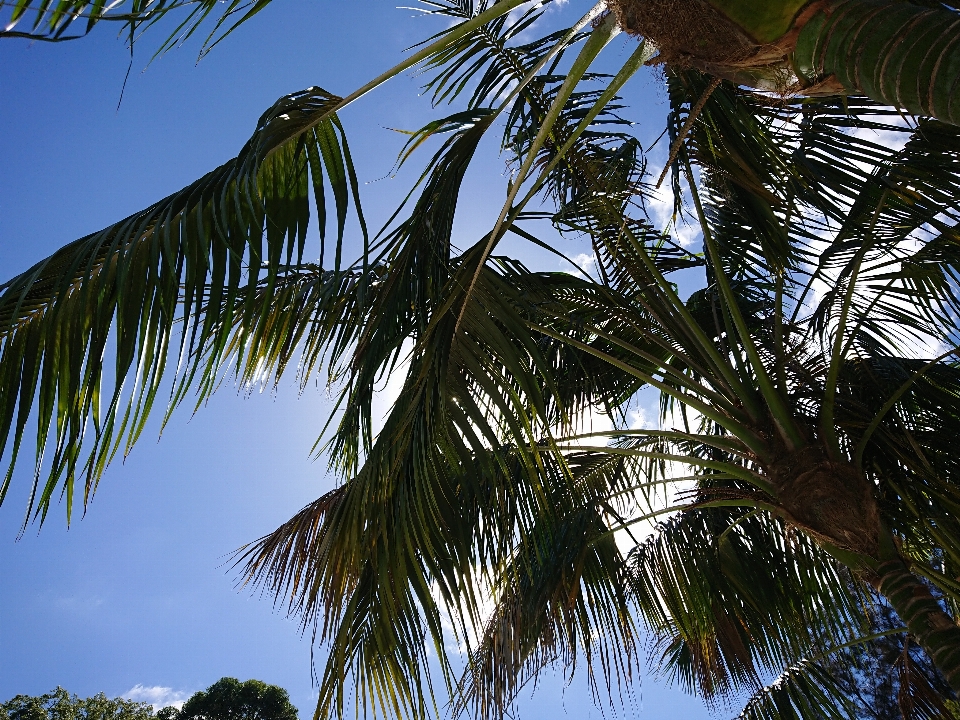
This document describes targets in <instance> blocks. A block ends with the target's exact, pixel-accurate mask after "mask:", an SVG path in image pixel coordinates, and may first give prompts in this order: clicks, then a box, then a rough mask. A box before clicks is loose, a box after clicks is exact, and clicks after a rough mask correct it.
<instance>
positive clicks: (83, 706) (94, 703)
mask: <svg viewBox="0 0 960 720" xmlns="http://www.w3.org/2000/svg"><path fill="white" fill-rule="evenodd" d="M153 717H154V715H153V708H152V707H151V706H150V705H148V704H147V703H141V702H134V701H133V700H126V699H124V698H114V699H110V698H108V697H107V696H106V695H104V694H103V693H97V694H96V695H94V696H93V697H89V698H81V697H78V696H77V695H71V694H70V693H69V692H67V691H66V690H64V689H63V688H62V687H58V688H57V689H56V690H53V691H52V692H49V693H46V694H45V695H40V696H36V697H35V696H30V695H17V696H16V697H13V698H11V699H10V700H8V701H7V702H5V703H3V704H2V705H0V720H153Z"/></svg>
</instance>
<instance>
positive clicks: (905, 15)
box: [609, 0, 960, 125]
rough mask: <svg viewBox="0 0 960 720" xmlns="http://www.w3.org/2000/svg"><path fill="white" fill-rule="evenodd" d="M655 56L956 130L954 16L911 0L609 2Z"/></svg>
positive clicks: (959, 51)
mask: <svg viewBox="0 0 960 720" xmlns="http://www.w3.org/2000/svg"><path fill="white" fill-rule="evenodd" d="M609 3H610V7H611V8H612V10H613V11H614V12H615V13H616V14H617V20H618V22H619V23H620V25H621V27H623V28H624V29H625V30H627V31H628V32H631V33H635V34H638V35H642V36H644V37H649V38H650V39H651V40H652V41H653V42H654V43H656V45H657V46H658V47H659V48H660V55H659V56H658V60H659V61H660V62H663V63H666V64H676V65H679V66H682V67H696V68H698V69H700V70H702V71H703V72H706V73H709V74H711V75H714V76H716V77H720V78H723V79H726V80H730V81H731V82H734V83H736V84H739V85H747V86H752V87H756V88H760V89H764V90H775V91H779V92H784V93H793V92H796V93H800V94H806V95H834V94H848V95H861V94H862V95H866V96H868V97H870V98H873V99H874V100H877V101H878V102H882V103H885V104H888V105H894V106H896V107H900V108H903V109H905V110H907V111H909V112H911V113H914V114H917V115H929V116H931V117H935V118H937V119H939V120H943V121H945V122H949V123H952V124H954V125H960V13H958V12H956V11H954V10H950V9H947V8H944V7H942V6H921V5H915V4H913V3H912V2H909V0H813V1H812V2H803V0H779V2H772V1H771V2H767V3H757V1H756V0H609Z"/></svg>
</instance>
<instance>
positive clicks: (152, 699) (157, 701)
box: [122, 683, 191, 710]
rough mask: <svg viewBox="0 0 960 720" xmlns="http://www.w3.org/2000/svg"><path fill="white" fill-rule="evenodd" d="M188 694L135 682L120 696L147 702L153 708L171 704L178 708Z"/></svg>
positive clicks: (181, 705)
mask: <svg viewBox="0 0 960 720" xmlns="http://www.w3.org/2000/svg"><path fill="white" fill-rule="evenodd" d="M190 694H191V693H187V692H184V691H182V690H174V689H173V688H168V687H161V686H159V685H154V686H152V687H147V686H145V685H141V684H140V683H137V684H136V685H134V686H133V687H132V688H130V689H129V690H127V691H126V692H125V693H123V696H122V697H125V698H126V699H127V700H133V701H134V702H142V703H149V704H150V705H153V709H154V710H159V709H160V708H165V707H170V706H171V705H172V706H173V707H175V708H177V709H178V710H179V709H180V708H182V707H183V703H184V702H185V701H186V699H187V698H188V697H189V696H190Z"/></svg>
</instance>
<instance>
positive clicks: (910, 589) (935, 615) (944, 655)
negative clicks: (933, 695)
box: [870, 557, 960, 693]
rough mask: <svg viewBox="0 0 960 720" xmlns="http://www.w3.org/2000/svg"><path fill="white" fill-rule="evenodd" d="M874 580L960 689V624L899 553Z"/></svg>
mask: <svg viewBox="0 0 960 720" xmlns="http://www.w3.org/2000/svg"><path fill="white" fill-rule="evenodd" d="M870 583H871V584H872V585H873V587H874V588H876V589H877V591H878V592H879V593H880V594H881V595H883V596H884V597H885V598H886V599H887V600H888V601H889V602H890V605H891V606H892V607H893V609H894V610H896V611H897V615H899V616H900V619H901V620H903V622H904V624H905V625H906V626H907V629H908V630H909V631H910V634H911V635H913V637H914V638H916V640H917V642H918V643H919V644H920V645H921V646H922V647H923V649H924V650H926V651H927V654H928V655H929V656H930V659H931V660H933V663H934V664H935V665H936V666H937V667H938V668H939V669H940V672H942V673H943V676H944V677H945V678H946V680H947V682H948V683H949V684H950V687H951V688H953V689H954V690H955V691H956V692H958V693H960V627H957V625H956V623H955V622H954V621H953V619H952V618H951V617H950V616H949V615H947V614H946V613H945V612H944V611H943V610H942V609H941V607H940V604H939V603H938V602H937V601H936V599H935V598H934V597H933V595H931V594H930V590H929V589H927V586H926V585H924V584H923V583H922V582H921V581H920V580H919V579H918V578H917V577H916V576H915V575H914V574H913V573H912V572H910V568H908V567H907V564H906V563H905V562H904V561H903V560H902V559H901V558H899V557H897V558H894V559H892V560H886V561H885V562H883V563H881V564H880V565H879V566H878V567H877V570H876V575H874V576H873V577H871V578H870Z"/></svg>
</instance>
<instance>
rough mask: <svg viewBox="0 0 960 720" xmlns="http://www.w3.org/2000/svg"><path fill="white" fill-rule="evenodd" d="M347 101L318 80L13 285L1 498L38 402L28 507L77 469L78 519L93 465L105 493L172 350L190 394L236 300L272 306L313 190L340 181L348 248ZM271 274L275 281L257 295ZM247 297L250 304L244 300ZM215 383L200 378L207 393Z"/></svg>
mask: <svg viewBox="0 0 960 720" xmlns="http://www.w3.org/2000/svg"><path fill="white" fill-rule="evenodd" d="M338 101H339V98H337V97H336V96H333V95H331V94H329V93H327V92H326V91H324V90H320V89H318V88H313V89H310V90H306V91H304V92H302V93H297V94H294V95H290V96H288V97H285V98H283V99H282V100H280V101H279V102H278V103H277V104H276V105H274V107H272V108H271V109H270V110H269V111H268V112H266V113H265V114H264V115H263V117H262V118H261V119H260V122H259V124H258V127H257V131H256V133H255V134H254V135H253V137H252V138H251V139H250V140H249V141H248V142H247V144H246V145H245V146H244V148H243V149H242V151H241V152H240V154H239V155H238V156H237V157H236V158H234V159H233V160H231V161H229V162H227V163H226V164H224V165H222V166H221V167H220V168H218V169H217V170H214V171H213V172H211V173H209V174H208V175H206V176H204V177H203V178H201V179H200V180H198V181H196V182H195V183H193V184H191V185H189V186H188V187H186V188H184V189H183V190H181V191H179V192H177V193H174V194H173V195H171V196H170V197H168V198H165V199H164V200H161V201H160V202H158V203H156V204H155V205H152V206H151V207H149V208H147V209H146V210H143V211H141V212H138V213H136V214H134V215H131V216H130V217H128V218H126V219H125V220H122V221H120V222H119V223H117V224H115V225H112V226H110V227H108V228H106V229H104V230H101V231H100V232H97V233H94V234H92V235H88V236H87V237H84V238H81V239H80V240H77V241H76V242H74V243H71V244H69V245H67V246H65V247H64V248H62V249H61V250H59V251H58V252H57V253H55V254H54V255H52V256H51V257H49V258H47V259H46V260H43V261H42V262H40V263H38V264H37V265H35V266H34V267H33V268H31V269H30V270H28V271H26V272H25V273H23V274H21V275H19V276H18V277H16V278H14V279H13V280H11V281H9V282H7V283H6V284H5V285H4V286H3V287H2V288H0V290H2V295H0V367H2V369H3V387H2V390H0V436H2V437H3V439H4V443H5V441H6V440H8V439H9V440H11V443H12V451H11V456H12V457H11V462H10V469H9V471H8V472H7V474H6V478H5V480H4V483H3V485H2V487H0V499H2V497H3V495H4V494H5V492H6V491H7V488H8V486H9V482H10V478H11V475H12V472H13V467H14V464H15V463H16V460H17V455H18V453H19V450H20V446H21V443H22V441H23V438H24V433H25V431H26V427H27V420H28V417H29V416H30V414H31V411H33V410H34V409H35V412H36V416H37V434H36V465H37V468H36V473H35V479H34V486H33V491H32V492H31V500H30V503H29V509H28V517H29V512H30V510H33V509H35V510H36V512H37V513H39V514H40V515H41V516H45V515H46V512H47V509H48V507H49V504H50V501H51V500H52V499H53V497H54V493H55V491H56V489H57V487H58V484H59V483H60V482H61V481H62V483H63V484H62V489H63V492H64V494H65V496H66V500H67V512H68V517H69V514H70V510H71V508H72V501H73V495H74V483H75V479H76V477H77V475H78V473H79V474H81V475H82V476H84V477H85V488H84V502H86V501H87V500H89V497H90V494H91V493H92V492H93V491H94V489H95V487H96V483H97V481H98V479H99V477H100V475H101V474H102V472H103V470H104V468H105V467H106V465H107V464H108V463H109V462H110V460H111V458H112V457H113V456H114V454H115V453H116V452H117V451H118V450H119V449H120V447H121V446H123V448H124V452H126V451H128V450H129V449H130V447H131V445H132V444H133V443H134V442H135V440H136V439H137V437H138V435H139V434H140V433H141V431H142V430H143V427H144V423H145V421H146V418H147V415H148V414H149V412H150V409H151V407H152V406H153V404H154V401H155V400H156V399H157V394H158V392H159V391H160V381H161V377H162V376H163V373H164V370H165V369H166V366H167V362H168V360H170V359H171V358H173V359H174V361H175V362H176V357H177V356H179V358H180V368H179V371H180V373H181V381H180V383H179V384H178V387H177V391H176V393H175V395H174V397H173V400H172V402H173V403H174V404H176V402H178V401H179V400H180V399H181V398H182V397H183V395H184V393H185V392H186V391H187V388H188V387H189V384H190V382H192V381H194V379H195V378H196V373H197V372H198V371H200V370H201V369H202V368H203V367H210V368H216V366H217V365H218V362H217V358H219V357H220V356H221V355H222V353H223V352H224V351H225V350H226V348H227V340H228V328H229V325H230V323H225V322H223V316H222V313H230V314H233V313H239V314H240V315H241V316H243V317H244V318H246V319H248V320H249V319H250V318H252V317H253V316H254V315H255V314H256V313H257V312H258V311H259V309H260V308H262V307H263V306H264V305H265V304H269V302H270V300H271V293H272V290H273V287H274V286H275V283H276V279H277V277H278V276H279V275H280V274H281V272H283V271H284V269H288V268H291V267H293V266H294V265H296V264H297V263H299V262H300V261H301V258H302V253H303V248H304V243H305V241H306V236H307V227H308V224H309V222H310V197H309V196H310V193H311V191H312V193H313V195H314V198H315V202H316V205H317V207H318V208H319V209H320V213H321V215H320V219H321V221H322V220H323V219H324V214H325V212H326V208H327V202H328V201H327V199H326V197H325V192H326V190H325V189H324V185H325V182H327V183H329V186H330V187H332V189H333V195H334V201H335V203H334V204H335V208H336V216H337V222H336V228H337V230H336V238H335V246H336V251H337V255H338V256H339V254H340V248H341V246H342V243H343V237H344V229H345V222H346V216H347V211H348V206H349V205H348V204H349V198H350V196H351V195H353V197H354V199H355V200H356V187H357V183H356V177H355V174H354V170H353V165H352V161H351V159H350V152H349V149H348V146H347V144H346V137H345V135H344V133H343V129H342V127H341V126H340V123H339V121H338V120H337V118H336V116H335V115H333V114H332V113H331V111H332V108H334V107H335V106H336V104H337V102H338ZM360 218H361V225H362V215H360ZM324 225H325V224H324V223H323V222H321V225H320V227H321V237H322V235H323V233H324V232H325V226H324ZM261 282H263V283H264V285H263V291H262V292H260V293H255V292H252V290H253V289H254V288H256V287H258V285H260V284H261ZM241 290H245V292H243V293H241ZM239 297H244V298H246V299H247V301H248V302H247V304H246V306H244V307H239V306H237V305H236V301H237V299H238V298H239ZM178 323H179V327H180V341H179V346H178V343H177V341H176V340H175V328H176V327H177V325H178ZM114 338H115V339H114ZM201 358H206V359H207V361H205V360H201ZM111 361H112V362H111ZM111 365H112V366H111ZM210 380H211V378H210V377H209V375H203V376H202V377H201V378H200V380H199V384H200V387H201V398H202V397H203V396H204V394H205V393H206V392H208V391H209V389H210V388H211V385H210ZM111 384H112V386H113V387H111ZM48 452H49V455H48V456H49V457H51V460H50V463H49V470H45V469H44V468H42V467H41V461H42V460H43V459H44V457H45V455H46V454H47V453H48ZM43 472H45V473H46V479H45V480H44V481H43V482H41V480H42V479H43V478H42V474H41V473H43ZM38 491H39V492H38Z"/></svg>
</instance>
